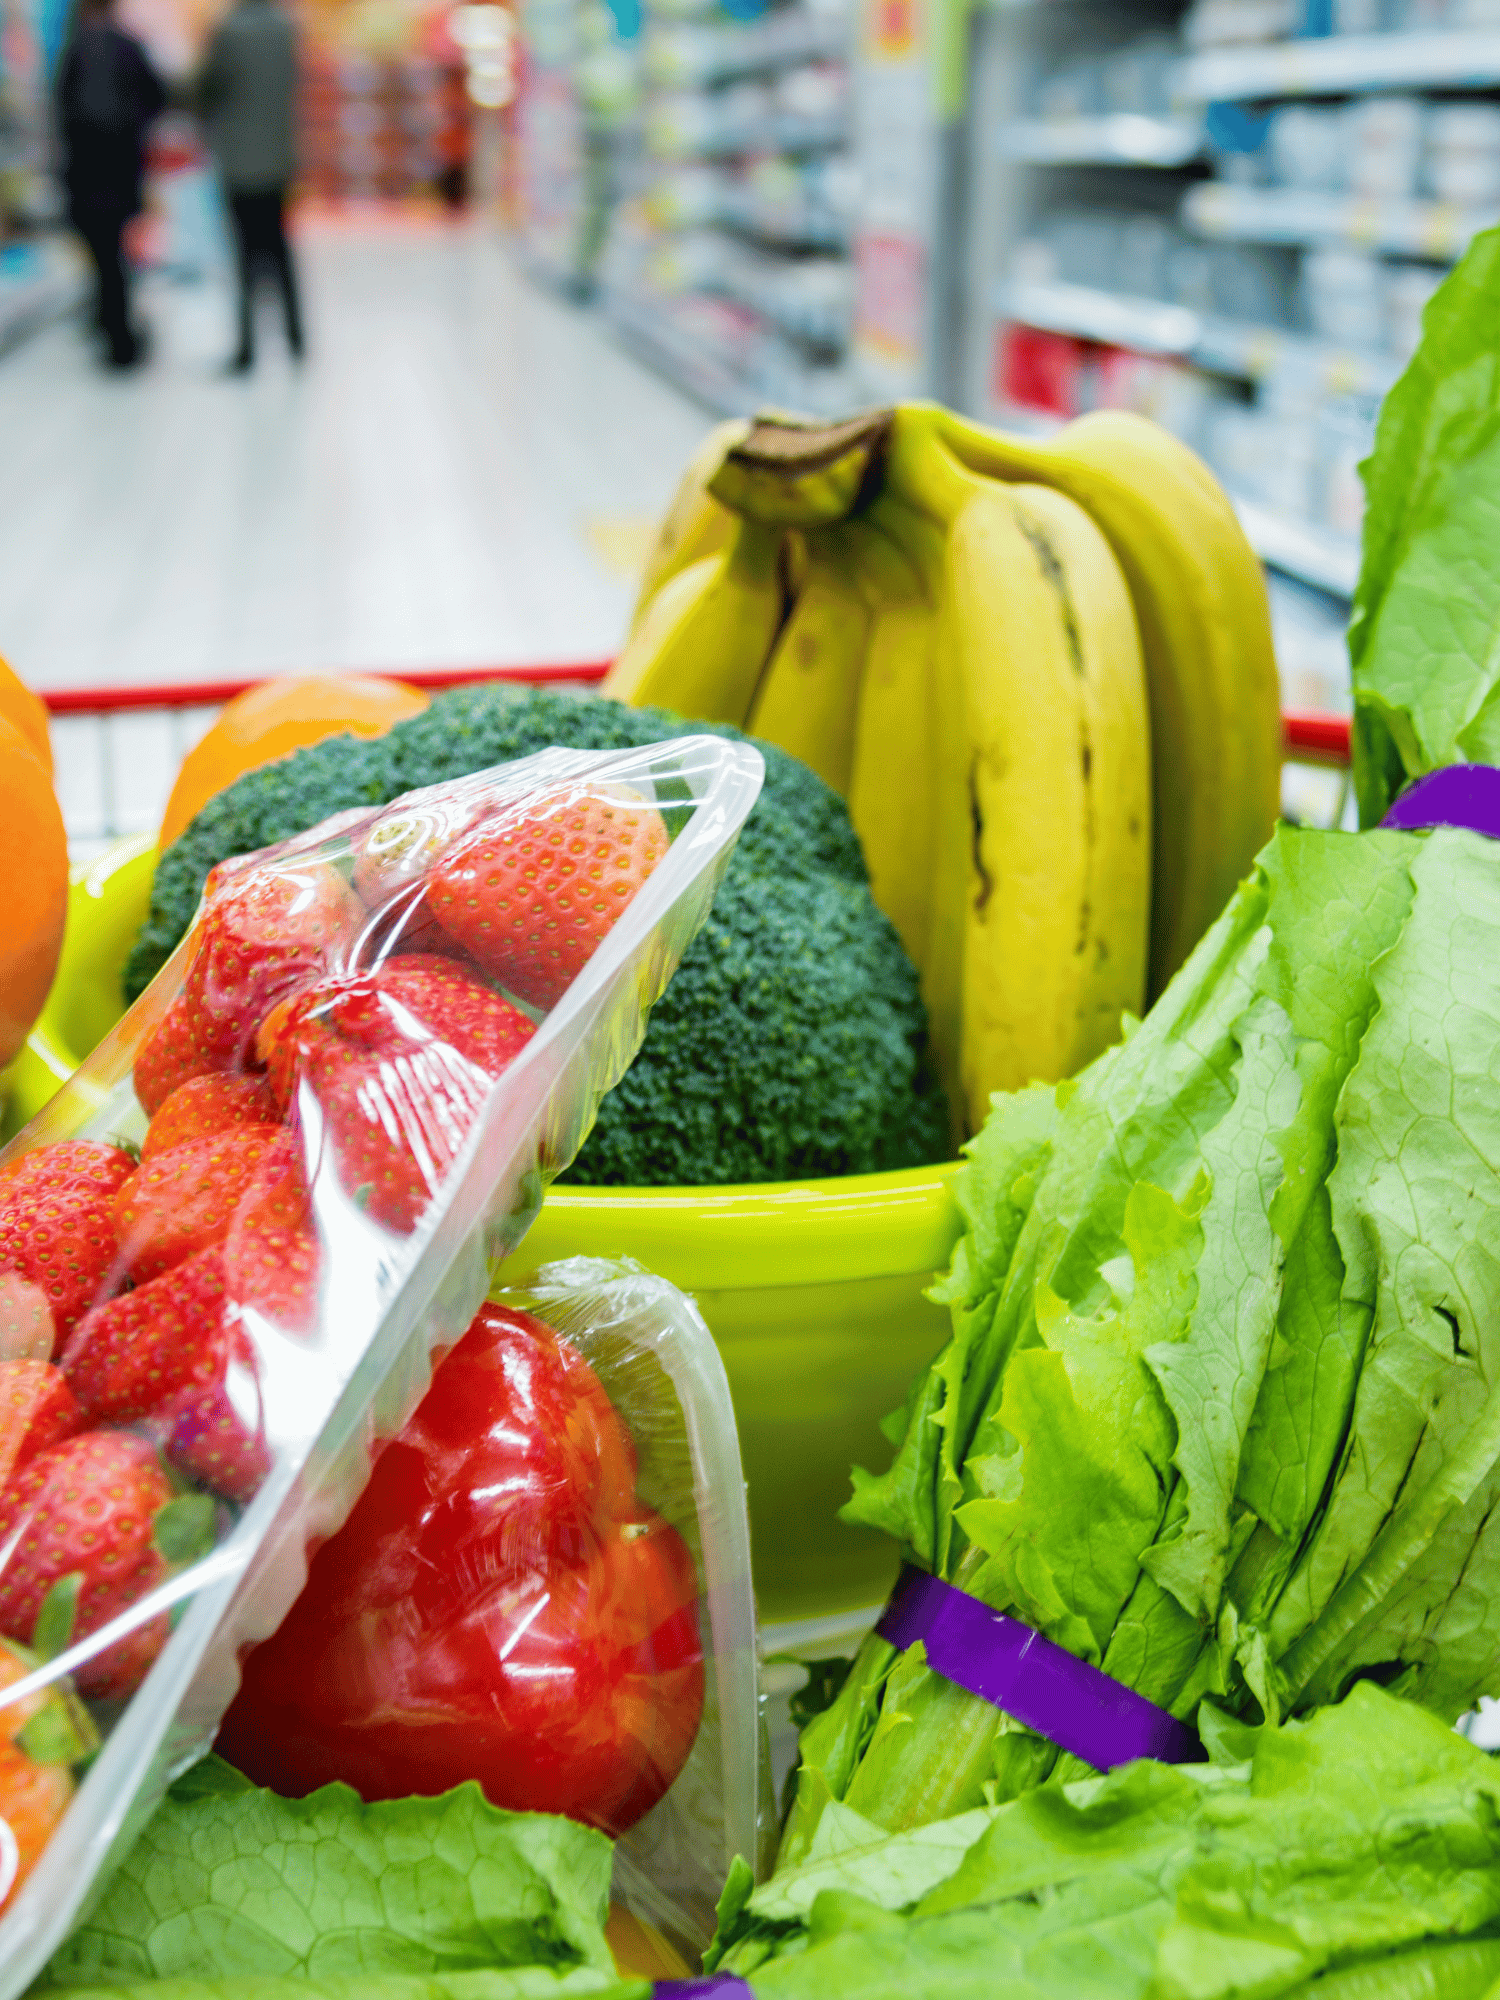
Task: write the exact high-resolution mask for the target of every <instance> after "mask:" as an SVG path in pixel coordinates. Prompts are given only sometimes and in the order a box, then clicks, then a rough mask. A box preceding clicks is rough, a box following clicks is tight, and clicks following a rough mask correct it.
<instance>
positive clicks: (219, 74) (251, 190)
mask: <svg viewBox="0 0 1500 2000" xmlns="http://www.w3.org/2000/svg"><path fill="white" fill-rule="evenodd" d="M296 101H297V37H296V33H295V31H294V29H293V27H292V23H291V21H290V19H289V18H288V16H287V15H286V14H285V13H284V12H283V11H282V9H281V8H280V7H279V6H278V5H276V4H275V0H237V4H236V5H234V6H233V7H231V8H230V11H229V12H228V13H227V14H226V15H225V16H224V19H223V20H222V21H221V22H220V23H219V26H218V28H217V29H216V30H215V31H214V36H213V39H212V41H211V42H210V43H209V47H208V55H207V57H206V59H205V61H204V65H203V70H202V74H201V76H200V77H199V80H198V109H199V112H200V115H201V116H202V119H203V123H204V127H205V129H206V131H207V134H208V143H209V145H210V146H211V147H212V149H213V152H214V156H215V158H216V159H217V160H218V163H219V172H220V174H221V176H222V177H223V181H224V188H225V192H226V193H227V195H228V197H229V208H230V213H231V215H232V216H233V218H234V236H235V248H236V250H237V252H238V257H239V278H240V344H239V350H238V352H237V353H236V354H235V357H234V359H233V360H232V361H231V362H230V364H229V369H230V372H231V373H232V374H244V373H245V372H246V371H247V370H248V369H249V368H250V367H251V365H252V363H253V362H254V359H255V324H254V313H253V306H254V287H255V274H256V270H257V267H258V266H259V265H261V264H267V265H269V266H270V268H271V270H272V271H273V273H274V274H275V276H276V279H277V281H278V282H279V284H280V286H281V298H282V304H283V306H284V307H285V310H286V337H287V345H288V346H289V347H290V348H291V350H292V353H293V354H294V355H300V354H301V353H302V315H301V311H300V308H299V306H298V302H297V277H296V273H295V272H294V270H293V269H292V253H291V249H290V246H289V245H288V243H287V240H286V192H287V184H288V182H289V181H290V180H291V179H292V176H293V175H294V174H295V172H296V170H297V145H296Z"/></svg>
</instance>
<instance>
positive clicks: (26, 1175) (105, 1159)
mask: <svg viewBox="0 0 1500 2000" xmlns="http://www.w3.org/2000/svg"><path fill="white" fill-rule="evenodd" d="M137 1164H138V1162H137V1161H136V1158H135V1155H134V1154H133V1153H131V1152H129V1151H127V1149H126V1148H125V1147H124V1146H107V1145H105V1144H104V1142H103V1141H102V1140H100V1139H59V1140H58V1141H57V1142H56V1143H55V1144H54V1145H51V1146H33V1147H32V1149H31V1151H30V1152H29V1153H21V1154H19V1155H18V1156H17V1158H16V1159H15V1160H13V1161H11V1162H10V1164H9V1165H7V1166H6V1167H4V1168H3V1169H0V1207H3V1206H4V1204H5V1203H6V1202H7V1201H9V1200H11V1199H12V1197H13V1196H15V1195H16V1194H18V1193H19V1192H20V1191H21V1189H22V1188H35V1187H37V1186H43V1187H45V1188H48V1189H50V1190H52V1191H54V1192H57V1191H60V1190H61V1189H63V1188H64V1187H73V1186H84V1187H92V1188H97V1189H99V1190H100V1192H101V1193H103V1194H113V1193H114V1191H115V1189H116V1188H117V1187H118V1186H119V1185H120V1183H121V1181H123V1180H128V1179H129V1177H130V1176H131V1174H133V1173H134V1172H135V1170H136V1166H137Z"/></svg>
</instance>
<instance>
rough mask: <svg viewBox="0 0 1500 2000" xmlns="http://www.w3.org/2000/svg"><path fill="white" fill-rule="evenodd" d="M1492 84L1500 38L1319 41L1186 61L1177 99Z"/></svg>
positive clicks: (1498, 79)
mask: <svg viewBox="0 0 1500 2000" xmlns="http://www.w3.org/2000/svg"><path fill="white" fill-rule="evenodd" d="M1492 84H1500V31H1495V30H1471V31H1466V32H1460V33H1454V32H1447V33H1426V34H1385V35H1324V36H1309V37H1307V38H1306V39H1305V40H1301V41H1294V42H1273V43H1270V44H1268V45H1266V46H1263V47H1255V46H1250V47H1242V48H1224V49H1211V50H1206V51H1204V52H1203V53H1202V54H1200V55H1194V56H1189V57H1188V58H1187V60H1186V61H1185V62H1184V63H1183V64H1182V66H1181V67H1180V69H1179V70H1178V71H1177V75H1176V78H1175V95H1176V97H1177V98H1178V100H1179V101H1180V102H1182V103H1185V104H1214V103H1221V102H1223V101H1225V100H1241V101H1243V100H1246V99H1253V98H1267V97H1341V96H1345V95H1349V94H1352V93H1356V92H1363V91H1370V90H1422V89H1435V90H1465V89H1483V88H1485V87H1486V86H1488V85H1492Z"/></svg>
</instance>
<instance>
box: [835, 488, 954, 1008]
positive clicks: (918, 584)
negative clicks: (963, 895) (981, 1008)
mask: <svg viewBox="0 0 1500 2000" xmlns="http://www.w3.org/2000/svg"><path fill="white" fill-rule="evenodd" d="M861 521H862V524H863V525H864V526H865V528H866V529H867V530H868V543H867V561H866V563H865V566H864V569H863V571H862V574H861V577H860V587H861V590H862V592H863V594H864V596H865V598H866V600H867V602H868V604H869V606H870V614H871V616H870V633H869V640H868V643H867V645H866V648H865V661H864V673H863V675H862V677H861V680H860V688H859V706H858V709H857V711H856V714H855V718H854V756H853V769H852V771H851V773H850V777H849V790H848V799H849V817H850V818H851V819H852V820H853V822H854V829H855V832H856V833H858V835H859V838H860V844H861V846H862V847H863V848H864V851H865V862H866V865H867V866H868V868H869V870H870V890H871V893H872V894H873V896H874V898H875V901H876V902H877V903H878V904H879V905H880V907H881V909H882V910H884V911H885V913H886V915H887V916H888V917H889V918H890V920H891V922H892V923H893V924H894V925H895V926H896V929H897V931H898V933H899V934H900V938H901V942H902V944H903V945H905V947H906V952H907V956H908V957H909V958H910V959H911V961H912V963H913V964H914V965H915V966H916V968H917V970H918V972H924V971H925V970H926V964H927V935H928V927H929V923H930V919H931V914H932V909H931V903H932V812H933V762H932V760H933V740H932V736H933V732H932V684H933V678H934V675H935V674H936V671H937V666H936V660H935V657H934V653H935V648H936V645H937V633H938V615H939V614H938V602H937V598H936V595H935V594H934V591H933V589H932V588H931V587H929V584H928V580H927V579H928V575H929V574H930V573H936V572H938V571H939V570H940V568H941V560H942V539H941V536H940V535H939V533H938V531H937V529H936V528H935V526H934V525H933V524H932V523H931V522H930V521H927V520H925V519H924V518H923V517H922V516H921V515H918V514H915V513H913V512H912V511H911V510H910V509H909V508H907V507H904V506H903V505H902V504H901V503H900V501H898V500H897V499H895V498H894V496H892V495H890V494H884V493H883V494H882V495H881V496H880V497H879V498H878V499H877V500H876V501H875V502H874V504H873V506H871V508H870V509H869V511H868V512H867V513H866V514H864V515H863V516H862V517H861Z"/></svg>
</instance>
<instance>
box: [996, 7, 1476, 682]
mask: <svg viewBox="0 0 1500 2000" xmlns="http://www.w3.org/2000/svg"><path fill="white" fill-rule="evenodd" d="M1487 28H1500V0H1194V4H1192V5H1190V6H1188V7H1187V8H1185V9H1184V8H1182V7H1181V6H1180V5H1178V4H1175V0H1159V4H1156V5H1152V4H1151V0H1147V4H1145V5H1143V6H1142V7H1141V8H1139V9H1137V10H1135V11H1134V12H1133V14H1132V17H1131V19H1130V20H1129V22H1121V21H1120V20H1119V19H1118V17H1117V15H1116V13H1115V11H1114V10H1112V9H1109V8H1106V7H1105V6H1103V5H1102V4H1094V0H1081V4H1080V5H1079V6H1078V7H1075V8H1072V9H1070V10H1069V11H1068V14H1067V18H1066V20H1064V18H1063V16H1062V15H1061V14H1060V13H1057V12H1055V11H1053V10H1044V9H1033V10H1029V11H1026V12H1017V11H1014V10H1012V11H1010V12H1008V13H1007V14H1006V15H1005V16H1004V17H1003V19H1002V18H998V17H997V18H995V19H991V20H987V21H984V22H979V23H977V24H976V29H975V33H974V37H973V45H972V48H971V64H972V68H973V71H974V82H973V86H972V89H971V99H972V101H973V102H974V104H975V105H976V107H977V106H980V105H985V104H988V105H991V106H993V107H994V110H993V111H992V112H991V113H990V114H989V115H990V117H991V119H993V120H996V121H997V122H994V123H991V124H990V125H989V127H988V130H987V132H986V133H985V134H984V135H983V141H981V140H980V138H979V136H978V128H979V124H980V117H979V114H978V112H977V111H976V115H975V118H974V125H975V131H976V140H975V143H974V145H973V146H972V147H971V171H972V172H973V173H974V174H975V175H976V177H977V185H976V186H975V188H974V189H972V190H971V193H970V208H971V211H972V212H973V213H974V215H975V216H976V217H978V218H979V219H980V220H979V228H980V229H981V230H983V231H984V232H985V237H982V238H980V239H979V240H978V241H974V242H971V248H970V252H969V289H970V294H971V302H972V301H973V300H980V301H983V300H984V299H985V295H986V293H987V297H988V304H989V308H990V313H991V315H992V317H991V318H990V320H989V327H988V340H986V338H985V331H984V324H983V323H984V313H983V310H982V305H981V307H980V309H979V310H977V311H975V312H974V314H973V317H974V320H975V325H974V327H973V328H972V329H971V330H970V332H969V333H968V335H967V354H968V361H967V368H968V376H967V397H968V400H969V402H970V403H971V406H973V407H975V408H977V409H978V410H979V411H980V412H981V413H982V414H984V415H986V416H988V417H990V418H991V419H993V420H995V421H997V422H999V423H1002V424H1003V423H1006V422H1007V421H1010V422H1016V423H1020V424H1023V425H1026V426H1028V427H1032V428H1035V427H1037V426H1038V425H1040V426H1042V427H1046V426H1047V425H1050V424H1052V423H1055V422H1057V421H1059V420H1066V419H1069V418H1072V417H1075V416H1078V415H1081V414H1082V413H1084V412H1085V411H1087V410H1090V409H1094V408H1099V407H1106V408H1109V407H1122V408H1128V409H1134V410H1139V411H1142V412H1143V413H1145V414H1149V415H1151V416H1154V417H1156V418H1157V419H1158V420H1159V421H1161V422H1162V423H1164V424H1166V425H1167V426H1168V427H1169V428H1170V429H1172V430H1174V431H1176V432H1177V433H1178V434H1179V435H1180V436H1182V437H1183V438H1184V439H1185V440H1187V441H1188V442H1189V443H1191V444H1192V445H1193V446H1194V447H1195V448H1196V449H1197V450H1199V451H1201V452H1202V453H1203V455H1204V456H1205V457H1206V458H1207V460H1208V461H1209V463H1210V464H1211V465H1212V466H1213V467H1214V469H1215V471H1216V472H1217V473H1218V474H1219V476H1220V477H1221V478H1222V479H1223V480H1224V481H1225V483H1226V484H1227V485H1228V486H1229V488H1230V490H1231V491H1232V492H1233V494H1234V495H1235V497H1236V499H1237V501H1238V502H1240V503H1241V506H1242V512H1243V513H1244V517H1245V519H1246V522H1247V525H1249V526H1250V528H1251V532H1252V536H1253V537H1254V538H1255V539H1256V541H1257V546H1258V547H1259V548H1260V551H1261V553H1262V556H1263V557H1264V558H1265V559H1266V560H1267V561H1269V562H1271V563H1272V564H1274V565H1276V566H1278V567H1279V568H1281V569H1283V570H1284V571H1286V572H1288V573H1290V574H1291V575H1293V576H1296V577H1297V578H1299V579H1300V580H1301V581H1302V582H1303V583H1306V584H1310V585H1312V586H1314V587H1316V588H1318V589H1320V590H1324V591H1328V592H1330V593H1332V594H1333V595H1334V596H1335V598H1338V599H1341V600H1342V599H1345V598H1347V595H1348V593H1349V592H1350V591H1351V590H1352V588H1353V582H1354V576H1355V571H1356V567H1357V538H1358V535H1359V531H1360V525H1361V521H1362V517H1363V510H1364V495H1363V489H1362V485H1361V481H1360V478H1359V472H1358V467H1359V464H1360V461H1361V460H1362V459H1363V458H1364V457H1365V456H1366V455H1367V454H1368V453H1369V451H1370V449H1371V448H1372V445H1373V441H1374V423H1375V415H1376V411H1377V409H1378V407H1379V402H1380V399H1381V397H1382V396H1383V395H1384V394H1385V392H1386V391H1387V390H1388V389H1389V388H1390V387H1391V386H1392V384H1393V383H1394V382H1395V381H1396V379H1397V377H1398V376H1399V375H1400V373H1401V371H1402V370H1403V368H1404V367H1405V366H1406V364H1407V362H1408V361H1409V360H1410V358H1411V356H1412V354H1413V353H1414V351H1415V350H1416V347H1417V345H1418V342H1419V340H1420V338H1421V330H1422V319H1423V314H1424V312H1425V311H1426V308H1427V306H1428V303H1429V301H1430V300H1431V299H1432V297H1433V295H1434V293H1435V292H1436V291H1437V289H1438V287H1439V286H1440V285H1441V284H1442V282H1443V279H1444V277H1445V276H1446V274H1447V272H1448V270H1449V269H1450V268H1451V267H1452V264H1453V263H1454V261H1455V260H1456V259H1457V258H1458V257H1460V256H1461V255H1462V254H1463V252H1464V250H1465V249H1466V247H1467V245H1468V243H1469V241H1470V240H1471V239H1472V237H1473V236H1474V234H1475V233H1476V232H1477V231H1478V230H1480V229H1482V228H1486V227H1488V226H1490V224H1491V223H1492V222H1493V220H1494V218H1495V214H1496V211H1497V209H1500V102H1495V101H1492V100H1491V99H1489V98H1487V97H1485V96H1483V95H1480V93H1482V92H1484V91H1485V90H1486V89H1489V88H1493V87H1494V86H1496V85H1500V36H1493V37H1487V36H1486V35H1485V34H1484V32H1483V31H1484V30H1485V29H1487ZM1114 44H1118V45H1114ZM1080 51H1086V53H1080ZM1122 115H1123V118H1124V122H1123V123H1122ZM1038 121H1040V122H1038ZM971 234H972V232H971ZM1343 692H1344V695H1345V696H1346V695H1347V688H1346V687H1345V688H1344V690H1343Z"/></svg>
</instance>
